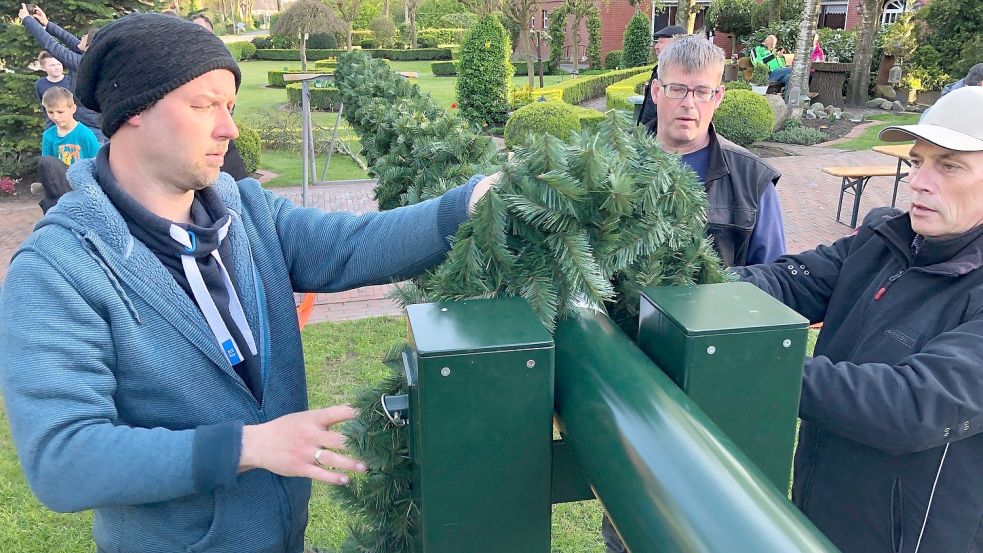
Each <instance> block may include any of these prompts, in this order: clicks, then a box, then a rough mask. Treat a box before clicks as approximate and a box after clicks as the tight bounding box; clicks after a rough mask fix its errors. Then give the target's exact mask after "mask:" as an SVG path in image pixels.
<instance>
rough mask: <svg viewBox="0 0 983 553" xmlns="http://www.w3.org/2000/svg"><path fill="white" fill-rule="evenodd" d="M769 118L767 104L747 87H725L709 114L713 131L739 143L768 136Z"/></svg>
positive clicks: (755, 140) (769, 113)
mask: <svg viewBox="0 0 983 553" xmlns="http://www.w3.org/2000/svg"><path fill="white" fill-rule="evenodd" d="M772 122H773V116H772V113H771V106H769V105H768V102H766V101H765V99H764V97H762V96H761V95H760V94H756V93H754V92H751V91H749V90H727V91H726V92H725V93H724V101H723V102H720V106H719V107H718V108H717V111H716V112H715V113H714V115H713V125H714V128H715V129H716V131H717V132H718V133H720V134H722V135H723V136H724V137H725V138H727V139H728V140H731V141H732V142H735V143H737V144H740V145H741V146H750V145H751V144H753V143H755V142H757V141H759V140H764V139H765V138H768V137H769V136H770V135H771V125H772Z"/></svg>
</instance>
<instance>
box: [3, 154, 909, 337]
mask: <svg viewBox="0 0 983 553" xmlns="http://www.w3.org/2000/svg"><path fill="white" fill-rule="evenodd" d="M797 151H799V152H801V153H803V154H804V155H799V156H794V157H780V158H770V159H769V160H768V161H769V162H770V163H771V164H772V165H774V166H775V167H776V168H778V170H779V171H781V172H782V173H783V177H782V180H781V181H780V182H779V186H778V197H779V200H780V201H781V204H782V212H783V214H784V218H785V235H786V239H787V244H788V251H789V252H791V253H797V252H801V251H803V250H807V249H810V248H813V247H815V246H816V245H817V244H820V243H827V244H828V243H830V242H832V241H834V240H836V239H837V238H839V237H841V236H844V235H846V234H849V233H850V232H851V229H850V228H849V227H847V226H846V225H844V224H840V223H837V222H836V221H835V220H834V218H835V216H836V200H837V198H838V196H839V179H838V178H836V177H831V176H829V175H827V174H825V173H823V172H822V171H821V168H823V167H827V166H831V165H894V164H895V163H896V160H895V159H894V158H890V157H888V156H885V155H882V154H878V153H874V152H870V151H861V152H840V151H836V150H830V149H824V148H800V149H797ZM893 182H894V180H893V177H892V178H888V177H876V178H873V179H871V181H870V184H869V185H868V188H867V190H865V191H864V194H863V197H862V200H861V203H860V218H862V217H863V216H864V214H866V213H867V212H868V211H870V209H871V208H873V207H876V206H880V205H889V204H890V202H891V188H892V184H893ZM273 191H274V192H276V193H278V194H282V195H284V196H286V197H287V198H290V200H291V201H293V202H294V203H295V204H298V205H299V204H300V188H274V189H273ZM843 203H844V215H843V219H846V220H849V211H850V209H851V208H852V205H853V198H852V197H851V196H846V197H845V198H844V200H843ZM908 203H909V196H908V189H907V186H906V185H905V183H901V185H900V187H899V190H898V206H899V207H901V208H902V209H907V206H908ZM308 205H310V206H313V207H318V208H320V209H325V210H342V211H353V212H356V213H364V212H366V211H372V210H375V209H376V205H375V202H374V201H373V200H372V184H371V183H357V184H340V185H331V186H318V187H311V190H310V194H309V198H308ZM40 217H41V209H40V208H39V207H38V206H37V204H36V203H28V204H20V203H5V204H0V279H2V278H3V276H4V275H5V274H6V272H7V265H8V263H9V260H10V256H11V254H13V252H14V250H15V249H16V247H17V246H18V245H19V244H20V243H21V242H22V241H23V240H24V238H26V237H27V236H28V235H29V234H30V232H31V229H32V228H33V227H34V224H35V223H36V222H37V220H38V219H40ZM389 288H390V287H389V286H369V287H365V288H359V289H357V290H351V291H348V292H341V293H337V294H318V295H317V296H316V300H315V307H314V310H313V312H312V315H311V321H312V322H315V321H339V320H347V319H357V318H361V317H369V316H375V315H384V314H396V313H398V311H399V310H398V309H397V307H396V306H395V305H394V304H393V303H392V302H390V301H389V300H387V299H386V298H385V294H386V292H387V291H388V290H389Z"/></svg>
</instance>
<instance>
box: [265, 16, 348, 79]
mask: <svg viewBox="0 0 983 553" xmlns="http://www.w3.org/2000/svg"><path fill="white" fill-rule="evenodd" d="M344 29H345V22H344V21H342V20H341V19H339V18H338V16H337V15H335V13H334V12H333V11H331V10H330V9H329V8H328V7H327V6H325V5H324V4H322V3H321V2H318V1H317V0H297V2H296V3H294V4H293V5H292V6H290V7H289V8H287V10H286V11H285V12H283V13H282V14H281V15H280V18H279V19H277V20H276V23H274V24H273V29H272V30H271V31H272V34H275V35H285V36H296V37H299V38H300V67H301V69H302V70H304V71H307V35H309V34H311V33H317V32H325V31H334V32H341V31H343V30H344Z"/></svg>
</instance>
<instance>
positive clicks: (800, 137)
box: [769, 119, 826, 146]
mask: <svg viewBox="0 0 983 553" xmlns="http://www.w3.org/2000/svg"><path fill="white" fill-rule="evenodd" d="M769 140H771V141H772V142H781V143H782V144H799V145H802V146H812V145H813V144H819V143H820V142H825V141H826V134H825V133H823V132H822V131H820V130H818V129H813V128H810V127H805V126H803V125H802V122H801V121H799V120H798V119H789V120H788V121H786V122H785V126H784V127H782V130H780V131H778V132H776V133H775V134H773V135H771V138H770V139H769Z"/></svg>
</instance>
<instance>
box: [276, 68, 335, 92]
mask: <svg viewBox="0 0 983 553" xmlns="http://www.w3.org/2000/svg"><path fill="white" fill-rule="evenodd" d="M298 73H311V71H301V70H300V68H297V69H286V70H284V69H277V70H273V71H267V72H266V82H267V84H268V85H269V86H270V88H284V87H286V86H287V83H286V81H284V80H283V76H284V75H296V74H298ZM332 73H333V72H332Z"/></svg>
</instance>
